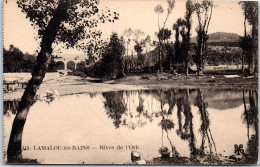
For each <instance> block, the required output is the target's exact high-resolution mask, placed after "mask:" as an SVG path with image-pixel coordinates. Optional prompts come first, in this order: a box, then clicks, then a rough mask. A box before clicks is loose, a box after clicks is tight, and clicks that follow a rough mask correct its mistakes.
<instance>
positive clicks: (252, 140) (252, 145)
mask: <svg viewBox="0 0 260 167" xmlns="http://www.w3.org/2000/svg"><path fill="white" fill-rule="evenodd" d="M246 93H248V94H249V96H248V97H249V100H248V103H249V105H247V104H248V103H247V101H246V99H245V94H246ZM243 104H244V113H243V122H244V123H246V124H247V137H248V142H247V150H246V152H247V153H248V155H246V158H247V161H248V163H250V164H251V163H252V164H254V163H257V161H258V92H257V91H256V90H249V91H247V92H246V91H245V90H243ZM250 127H252V128H253V129H254V134H252V135H251V136H250V134H249V128H250Z"/></svg>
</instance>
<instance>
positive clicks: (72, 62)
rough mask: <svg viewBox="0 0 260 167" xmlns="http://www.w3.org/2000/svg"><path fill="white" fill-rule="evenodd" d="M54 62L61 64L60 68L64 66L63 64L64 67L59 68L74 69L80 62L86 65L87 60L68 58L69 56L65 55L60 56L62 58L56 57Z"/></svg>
mask: <svg viewBox="0 0 260 167" xmlns="http://www.w3.org/2000/svg"><path fill="white" fill-rule="evenodd" d="M54 62H56V63H57V65H59V68H62V66H63V69H59V70H66V71H67V70H69V69H70V70H73V69H77V67H78V64H79V63H82V64H84V66H86V61H85V59H77V58H75V59H68V58H63V57H60V58H54Z"/></svg>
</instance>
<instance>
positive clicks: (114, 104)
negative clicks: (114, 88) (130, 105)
mask: <svg viewBox="0 0 260 167" xmlns="http://www.w3.org/2000/svg"><path fill="white" fill-rule="evenodd" d="M103 97H104V98H105V102H104V106H105V109H106V114H107V116H108V117H109V118H111V119H112V120H113V123H114V125H115V127H116V128H119V127H120V124H121V123H122V120H121V117H122V114H123V113H125V111H126V104H125V103H124V99H123V91H119V92H105V93H103Z"/></svg>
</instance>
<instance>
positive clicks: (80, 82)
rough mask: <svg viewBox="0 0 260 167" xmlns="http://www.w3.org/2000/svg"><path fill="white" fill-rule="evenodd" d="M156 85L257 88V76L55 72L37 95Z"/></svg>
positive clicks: (15, 95) (17, 92) (10, 95)
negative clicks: (103, 76) (111, 76)
mask: <svg viewBox="0 0 260 167" xmlns="http://www.w3.org/2000/svg"><path fill="white" fill-rule="evenodd" d="M53 75H54V74H53ZM4 77H5V75H4ZM157 88H163V89H169V88H178V89H181V88H189V89H196V88H206V89H208V88H214V89H218V88H219V89H258V78H252V77H247V78H245V77H240V76H237V75H214V76H211V75H204V76H196V75H190V76H185V75H171V74H166V73H164V74H140V75H130V76H127V77H125V78H121V79H116V80H101V79H98V78H89V77H87V78H81V77H78V76H64V75H63V76H61V75H58V74H57V75H56V74H55V75H54V76H53V77H48V76H47V77H46V79H44V81H43V83H42V85H41V86H40V88H39V90H38V91H37V94H39V95H40V94H44V93H45V92H46V91H47V90H50V91H54V90H57V92H59V95H60V96H64V95H69V94H79V93H95V92H107V91H119V90H140V89H157ZM4 89H5V88H4ZM23 92H24V89H22V88H19V87H17V88H13V89H12V90H9V91H6V92H5V93H4V94H3V100H13V99H18V100H19V99H20V98H21V96H22V95H23Z"/></svg>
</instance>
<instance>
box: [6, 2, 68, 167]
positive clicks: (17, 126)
mask: <svg viewBox="0 0 260 167" xmlns="http://www.w3.org/2000/svg"><path fill="white" fill-rule="evenodd" d="M68 6H69V1H68V0H62V1H60V3H59V5H58V7H57V9H56V11H55V13H54V15H53V18H52V19H51V20H50V22H49V24H48V26H47V27H46V29H45V32H44V34H43V37H42V42H41V51H40V53H39V54H38V57H37V65H36V67H35V68H34V70H33V73H32V78H31V79H30V80H29V82H28V85H27V87H26V89H25V91H24V94H23V96H22V99H21V102H20V104H19V107H18V110H17V114H16V116H15V119H14V122H13V126H12V131H11V135H10V139H9V144H8V149H7V160H8V162H9V163H12V162H20V161H22V160H23V158H22V135H23V128H24V125H25V122H26V118H27V115H28V113H29V109H30V107H31V106H32V105H33V103H34V101H35V99H34V98H35V95H36V92H37V90H38V89H39V86H40V85H41V83H42V80H43V78H44V77H45V73H46V70H47V68H48V64H49V63H50V60H51V53H52V43H53V42H54V40H55V38H56V35H57V33H58V30H59V25H60V24H61V22H62V21H63V20H64V19H65V17H66V13H67V7H68Z"/></svg>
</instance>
